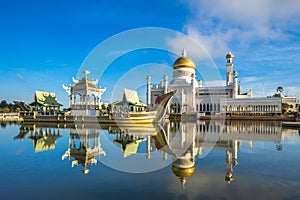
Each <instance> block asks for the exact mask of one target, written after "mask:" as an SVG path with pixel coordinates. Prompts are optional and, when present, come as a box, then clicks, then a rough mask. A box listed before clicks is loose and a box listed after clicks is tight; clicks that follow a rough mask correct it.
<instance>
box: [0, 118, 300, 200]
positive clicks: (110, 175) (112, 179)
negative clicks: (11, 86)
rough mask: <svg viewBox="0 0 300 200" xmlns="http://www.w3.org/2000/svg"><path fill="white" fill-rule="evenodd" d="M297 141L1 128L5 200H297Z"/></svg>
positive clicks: (201, 129) (262, 127) (246, 134)
mask: <svg viewBox="0 0 300 200" xmlns="http://www.w3.org/2000/svg"><path fill="white" fill-rule="evenodd" d="M299 134H300V132H299V130H293V129H283V128H282V127H281V124H280V123H275V122H241V121H233V122H228V121H227V122H223V121H203V122H202V121H199V122H197V123H188V122H187V123H180V124H179V123H173V122H172V123H165V124H162V125H159V126H158V125H157V126H153V127H151V126H148V127H117V126H116V127H109V126H105V127H103V126H101V127H95V126H91V127H89V126H86V125H80V126H76V129H74V128H68V127H63V126H60V125H59V126H58V125H57V124H52V125H51V124H46V125H45V124H44V125H39V124H35V125H25V124H23V125H18V124H7V125H5V124H2V125H1V128H0V150H1V162H0V169H1V170H0V177H1V184H0V193H1V199H73V200H75V199H117V198H122V199H129V198H130V199H299V198H300V190H299V188H300V155H299V154H300V136H299Z"/></svg>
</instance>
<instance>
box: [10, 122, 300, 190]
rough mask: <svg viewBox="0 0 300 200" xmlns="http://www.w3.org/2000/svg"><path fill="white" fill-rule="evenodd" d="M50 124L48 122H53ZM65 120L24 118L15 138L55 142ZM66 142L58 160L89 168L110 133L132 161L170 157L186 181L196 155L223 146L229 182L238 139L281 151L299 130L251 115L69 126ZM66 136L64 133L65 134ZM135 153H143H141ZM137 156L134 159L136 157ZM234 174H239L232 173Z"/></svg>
mask: <svg viewBox="0 0 300 200" xmlns="http://www.w3.org/2000/svg"><path fill="white" fill-rule="evenodd" d="M51 126H52V127H51ZM57 127H64V128H68V127H67V126H66V125H57V124H55V125H54V124H53V125H50V124H48V125H47V127H45V125H40V124H34V125H25V124H23V125H22V126H21V128H20V133H19V134H18V135H17V136H15V137H14V139H24V138H25V136H26V135H27V134H29V136H28V139H31V140H32V141H33V145H34V150H35V152H39V151H45V150H51V149H54V148H55V144H56V142H57V139H58V138H60V137H61V135H60V128H57ZM69 130H70V132H69V136H68V137H69V143H68V146H67V147H66V148H67V150H66V152H65V153H64V154H63V155H60V156H61V157H62V160H66V159H68V160H70V161H71V166H72V167H75V166H78V165H82V167H83V169H82V173H83V174H87V173H88V172H89V165H96V164H97V162H99V161H101V160H102V159H103V156H104V157H106V156H108V157H109V156H110V155H112V152H111V151H110V150H111V149H109V148H107V149H106V148H105V147H106V145H103V143H104V142H103V140H102V139H104V138H109V141H110V142H111V144H113V145H114V146H115V147H116V148H118V151H119V153H120V155H122V158H118V159H129V158H130V159H131V160H129V161H130V162H134V164H135V165H139V164H141V163H143V162H146V161H149V160H150V161H151V160H153V162H157V159H154V158H153V159H152V157H153V156H154V155H155V154H159V155H160V158H161V161H162V162H166V163H168V162H169V161H170V159H168V158H171V163H172V168H171V169H172V172H173V174H174V175H175V176H176V177H178V178H179V181H180V182H181V184H182V185H183V187H184V186H185V183H186V182H187V181H188V179H189V177H191V176H192V175H193V174H194V172H195V170H197V169H195V162H196V156H198V157H199V158H203V157H205V156H206V155H207V154H208V153H209V152H210V151H211V150H222V151H224V170H225V172H224V181H225V182H228V183H230V182H232V181H233V180H234V179H236V178H234V168H236V167H238V165H239V159H238V156H239V149H240V148H241V144H242V143H246V144H248V146H249V148H250V149H251V148H252V143H253V142H254V141H261V142H272V143H273V144H274V149H277V150H278V151H281V150H283V149H284V147H283V145H282V140H283V139H289V138H293V137H299V131H298V130H285V129H282V126H281V124H280V123H277V122H259V121H256V122H251V121H226V122H223V121H199V122H197V123H189V122H186V123H176V122H165V123H164V124H162V125H155V126H149V127H126V126H125V127H114V126H106V128H105V129H96V128H84V127H81V128H78V127H77V128H76V129H75V128H71V127H69ZM64 137H65V136H64ZM138 154H143V155H144V154H145V156H144V157H143V159H140V157H137V155H138ZM135 158H136V159H135ZM236 180H238V179H236Z"/></svg>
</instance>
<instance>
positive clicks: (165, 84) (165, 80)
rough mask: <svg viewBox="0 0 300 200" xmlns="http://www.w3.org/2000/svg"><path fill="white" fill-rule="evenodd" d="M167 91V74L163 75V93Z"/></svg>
mask: <svg viewBox="0 0 300 200" xmlns="http://www.w3.org/2000/svg"><path fill="white" fill-rule="evenodd" d="M167 93H168V76H167V75H164V94H167Z"/></svg>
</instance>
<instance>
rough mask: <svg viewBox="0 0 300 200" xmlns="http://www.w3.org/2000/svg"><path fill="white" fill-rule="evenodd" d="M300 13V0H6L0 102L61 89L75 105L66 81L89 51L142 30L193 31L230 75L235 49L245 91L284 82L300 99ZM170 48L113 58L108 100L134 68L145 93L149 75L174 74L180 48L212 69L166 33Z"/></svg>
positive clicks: (265, 90)
mask: <svg viewBox="0 0 300 200" xmlns="http://www.w3.org/2000/svg"><path fill="white" fill-rule="evenodd" d="M299 18H300V3H299V1H297V0H287V1H279V0H264V1H261V0H251V1H225V0H211V1H201V0H200V1H198V0H166V1H158V0H157V1H117V0H113V1H96V0H94V1H30V0H29V1H14V0H12V1H1V2H0V27H1V31H0V73H1V78H0V80H1V82H0V83H1V87H0V99H6V100H8V101H13V100H24V101H25V102H30V101H31V100H32V98H33V93H34V91H35V90H44V91H54V92H56V93H57V97H58V100H59V101H60V102H62V103H63V104H64V105H65V106H66V107H67V106H68V100H67V94H66V93H65V91H64V90H63V89H62V86H61V85H62V84H66V85H69V84H71V83H72V81H71V78H72V76H74V77H77V76H79V75H78V73H79V71H80V69H81V68H82V67H84V66H82V63H83V62H84V60H85V59H86V57H87V56H88V55H89V53H90V52H91V51H92V50H93V49H94V48H95V47H96V46H97V45H98V44H99V43H101V42H103V41H105V40H106V39H108V38H110V37H112V36H114V35H116V34H118V33H120V32H123V31H127V30H130V29H135V28H141V27H162V28H167V29H171V30H174V31H179V32H182V33H184V34H186V35H188V36H189V37H191V38H192V39H193V40H195V41H196V42H198V43H199V44H200V45H202V46H203V48H204V49H205V50H206V51H207V52H208V54H209V55H210V56H211V58H212V59H213V61H214V62H215V63H216V65H217V66H218V69H219V71H220V73H221V74H222V76H223V77H222V78H223V79H225V74H224V71H225V66H224V65H225V59H224V57H225V55H226V53H227V52H228V51H231V52H233V54H234V55H235V59H234V62H235V66H234V68H235V69H236V70H237V71H238V72H239V77H240V81H241V85H242V89H243V90H244V91H247V90H249V89H250V88H252V89H253V92H254V95H255V96H262V95H264V96H267V95H270V94H273V93H274V92H275V90H276V88H277V86H282V87H283V88H284V90H285V91H284V94H288V95H293V96H297V98H298V99H299V98H300V81H299V78H298V77H299V74H300V66H299V63H300V56H299V55H300V21H299ZM138 37H140V38H139V39H145V40H149V39H151V36H148V37H146V38H144V37H143V36H138ZM152 37H155V35H153V36H152ZM165 46H167V47H168V48H170V51H171V52H173V53H166V52H163V51H155V50H154V51H149V50H148V51H147V50H141V51H135V53H133V54H131V55H127V56H126V57H122V58H120V59H118V60H117V61H115V62H114V63H112V64H111V65H110V67H109V69H108V70H107V71H106V73H104V74H105V76H103V77H101V78H100V83H99V85H100V86H101V87H107V88H108V92H107V93H105V94H104V95H103V99H104V100H105V101H109V100H110V98H111V95H112V94H111V93H112V92H111V91H112V90H113V89H114V88H112V87H111V85H112V82H113V81H116V80H117V81H118V78H119V77H122V74H128V72H129V71H130V72H132V73H133V71H135V70H136V71H140V72H141V71H142V72H143V73H145V74H143V73H139V75H141V76H142V78H141V77H138V78H136V79H135V78H130V79H129V80H128V79H126V76H125V79H126V81H127V82H136V85H138V86H139V87H140V88H142V89H141V91H144V90H143V87H144V85H143V84H145V83H144V82H143V80H144V78H143V77H144V75H147V74H146V73H149V72H152V73H153V74H151V75H153V81H154V82H159V81H160V77H162V75H163V73H166V74H169V75H171V68H170V66H171V65H172V62H173V61H174V59H176V55H175V54H174V52H177V53H178V54H180V53H181V50H182V48H186V49H187V51H188V55H189V56H190V57H191V58H193V59H194V60H195V61H196V64H197V69H198V71H200V74H201V70H205V64H204V63H203V62H201V58H199V57H193V56H195V55H197V52H196V51H197V50H196V49H193V48H190V47H189V46H188V45H187V44H186V43H184V41H183V40H181V39H180V38H176V36H174V37H173V38H172V39H170V38H166V43H165ZM108 53H109V52H108ZM111 53H113V52H111ZM143 55H145V56H143ZM102 56H105V55H102ZM101 59H102V58H101V55H100V56H99V60H101ZM151 63H155V65H159V64H160V63H161V65H162V66H163V68H162V70H161V71H158V70H153V67H151ZM147 67H148V68H147ZM144 69H149V70H148V71H147V70H144ZM108 72H109V73H108ZM104 74H103V75H104ZM133 74H134V73H133ZM90 76H91V77H93V74H90ZM136 77H137V76H136ZM198 77H201V75H198ZM94 78H99V77H98V75H95V76H94ZM123 79H124V78H123ZM123 81H124V80H123ZM126 81H125V82H126ZM218 83H219V84H220V81H219V82H218ZM128 87H130V86H128ZM139 87H136V88H135V89H138V88H139ZM142 99H143V97H142Z"/></svg>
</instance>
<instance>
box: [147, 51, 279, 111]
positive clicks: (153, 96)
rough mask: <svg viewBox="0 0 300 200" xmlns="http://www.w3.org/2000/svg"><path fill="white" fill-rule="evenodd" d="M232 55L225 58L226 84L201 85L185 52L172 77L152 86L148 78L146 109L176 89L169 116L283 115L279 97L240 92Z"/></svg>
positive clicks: (165, 76)
mask: <svg viewBox="0 0 300 200" xmlns="http://www.w3.org/2000/svg"><path fill="white" fill-rule="evenodd" d="M233 58H234V55H233V54H232V53H230V52H229V53H228V54H227V55H226V84H225V85H223V86H203V82H202V80H196V76H195V70H196V64H195V63H194V61H193V60H192V59H191V58H189V57H187V54H186V51H185V50H184V51H183V53H182V55H181V57H179V58H178V59H177V60H176V61H175V62H174V64H173V77H172V80H171V81H170V82H169V81H168V76H167V75H164V77H163V78H164V80H163V81H162V82H161V83H160V84H152V83H151V76H147V78H146V79H147V97H146V100H147V106H148V108H149V109H151V108H153V107H155V105H156V104H157V103H158V102H159V98H160V97H161V96H162V95H163V94H166V93H167V92H169V91H173V90H177V93H176V94H175V95H174V97H173V99H172V102H171V104H170V108H169V111H170V113H171V114H213V115H214V114H226V115H271V114H272V115H273V114H280V113H281V112H282V108H281V106H282V99H281V98H267V97H259V98H258V97H253V96H252V89H250V90H249V91H248V92H246V93H242V91H241V87H240V84H239V80H238V72H237V71H233V64H234V63H233Z"/></svg>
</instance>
